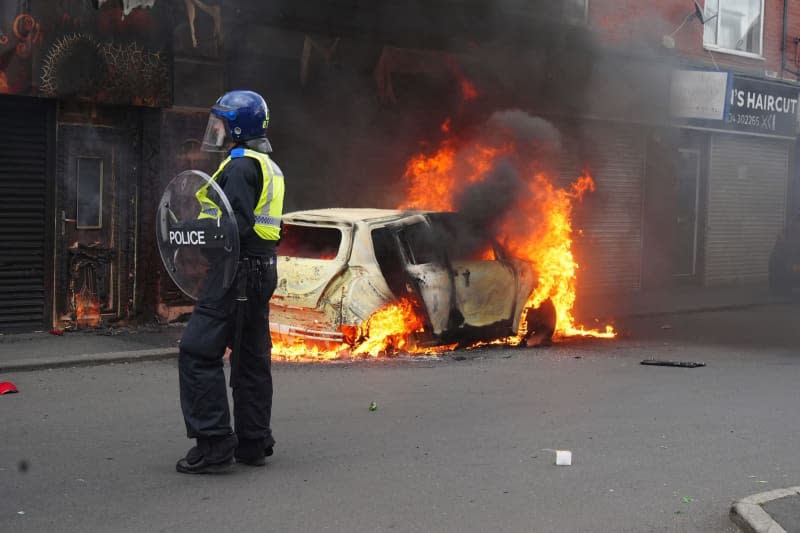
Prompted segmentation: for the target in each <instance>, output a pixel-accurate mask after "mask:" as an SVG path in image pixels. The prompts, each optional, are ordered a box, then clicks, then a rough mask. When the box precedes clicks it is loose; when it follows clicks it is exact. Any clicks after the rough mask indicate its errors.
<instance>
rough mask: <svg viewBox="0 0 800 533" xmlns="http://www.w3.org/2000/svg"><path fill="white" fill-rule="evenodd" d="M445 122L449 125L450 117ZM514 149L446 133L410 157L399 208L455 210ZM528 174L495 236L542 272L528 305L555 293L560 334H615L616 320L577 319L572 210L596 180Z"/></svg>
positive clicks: (531, 170) (530, 171)
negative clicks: (596, 323)
mask: <svg viewBox="0 0 800 533" xmlns="http://www.w3.org/2000/svg"><path fill="white" fill-rule="evenodd" d="M446 124H448V128H447V130H448V131H449V129H450V127H449V119H448V121H447V122H446ZM443 130H444V128H443ZM514 155H515V147H514V146H513V145H510V144H506V145H501V146H499V147H497V146H487V145H484V144H481V143H479V142H471V143H470V142H462V141H460V140H459V139H457V138H454V137H449V138H446V139H445V140H443V141H442V143H441V146H440V147H439V149H438V150H436V151H435V152H434V153H432V154H420V155H417V156H415V157H413V158H412V159H411V161H410V162H409V163H408V165H407V167H406V172H405V179H406V183H407V186H408V190H407V195H406V200H405V201H404V202H403V203H402V204H401V206H400V208H401V209H428V210H433V211H453V210H454V207H455V201H456V198H457V197H458V195H459V194H460V193H461V192H462V191H463V190H464V189H465V188H466V187H467V186H468V185H469V184H471V183H479V182H482V181H484V180H485V179H486V178H487V172H488V171H489V170H490V169H492V168H493V167H494V165H495V163H496V162H497V160H498V158H499V157H501V156H514ZM462 167H463V168H462ZM524 177H525V178H526V182H527V189H528V190H527V192H528V194H526V195H520V196H519V197H518V198H517V199H516V205H514V206H513V208H512V209H510V210H509V213H511V214H513V216H507V217H506V219H505V220H504V221H503V223H502V226H501V227H502V229H501V231H500V232H499V234H498V235H496V237H497V240H498V241H501V242H503V243H504V245H505V247H506V248H507V249H508V250H509V252H510V253H511V254H512V255H514V256H515V257H518V258H520V259H523V260H525V261H528V262H529V263H531V264H532V265H533V266H534V268H535V270H536V272H537V273H538V275H539V279H538V283H537V286H536V289H535V290H534V292H533V294H531V296H530V298H529V299H528V301H527V304H526V306H525V308H526V310H527V309H529V308H538V307H539V306H540V305H541V304H542V303H543V302H544V301H545V300H547V299H550V300H551V301H552V302H553V305H554V306H555V308H556V316H557V322H556V334H557V335H560V336H563V337H573V336H591V337H601V338H613V337H615V336H616V333H615V332H614V329H613V328H612V327H611V326H606V328H605V330H603V331H600V330H591V329H586V328H585V327H583V326H581V325H579V324H576V321H575V318H574V316H573V314H572V310H573V308H574V305H575V300H576V280H577V274H578V269H579V267H578V264H577V262H576V261H575V258H574V255H573V253H572V235H573V228H572V210H573V204H574V203H575V202H579V201H581V200H582V199H583V196H584V195H585V194H586V193H587V192H593V191H594V190H595V183H594V180H593V179H592V178H591V176H590V175H589V173H588V172H586V173H584V175H583V176H580V177H579V178H578V179H576V180H575V181H574V182H573V183H572V184H571V185H570V187H569V188H567V189H562V188H558V187H556V186H555V185H554V184H553V181H552V180H551V179H549V178H548V176H547V175H545V174H544V173H542V172H538V171H536V169H535V168H529V169H525V176H524ZM523 316H524V315H523ZM524 326H525V325H524V324H522V327H523V328H524ZM501 342H507V343H510V344H514V343H517V342H519V341H518V340H515V339H506V340H504V341H501Z"/></svg>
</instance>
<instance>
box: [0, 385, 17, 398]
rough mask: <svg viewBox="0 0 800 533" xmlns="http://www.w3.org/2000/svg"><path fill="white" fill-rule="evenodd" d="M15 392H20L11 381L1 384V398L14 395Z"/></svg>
mask: <svg viewBox="0 0 800 533" xmlns="http://www.w3.org/2000/svg"><path fill="white" fill-rule="evenodd" d="M14 392H19V391H18V390H17V386H16V385H14V384H13V383H11V382H10V381H3V382H0V396H2V395H3V394H12V393H14Z"/></svg>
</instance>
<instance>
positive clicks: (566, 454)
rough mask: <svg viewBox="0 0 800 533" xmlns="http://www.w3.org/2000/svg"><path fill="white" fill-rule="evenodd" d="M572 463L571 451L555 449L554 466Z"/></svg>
mask: <svg viewBox="0 0 800 533" xmlns="http://www.w3.org/2000/svg"><path fill="white" fill-rule="evenodd" d="M570 465H572V452H571V451H569V450H556V466H570Z"/></svg>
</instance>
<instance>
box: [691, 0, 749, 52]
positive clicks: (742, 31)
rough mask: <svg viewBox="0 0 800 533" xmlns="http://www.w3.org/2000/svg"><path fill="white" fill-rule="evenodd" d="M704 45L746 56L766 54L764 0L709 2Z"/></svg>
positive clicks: (706, 13)
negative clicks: (764, 45) (764, 43)
mask: <svg viewBox="0 0 800 533" xmlns="http://www.w3.org/2000/svg"><path fill="white" fill-rule="evenodd" d="M704 15H705V19H706V24H705V30H704V33H703V44H705V46H706V48H711V49H719V50H721V51H723V52H732V53H738V54H742V55H754V56H759V57H760V56H762V55H763V53H764V52H763V41H764V0H706V7H705V14H704Z"/></svg>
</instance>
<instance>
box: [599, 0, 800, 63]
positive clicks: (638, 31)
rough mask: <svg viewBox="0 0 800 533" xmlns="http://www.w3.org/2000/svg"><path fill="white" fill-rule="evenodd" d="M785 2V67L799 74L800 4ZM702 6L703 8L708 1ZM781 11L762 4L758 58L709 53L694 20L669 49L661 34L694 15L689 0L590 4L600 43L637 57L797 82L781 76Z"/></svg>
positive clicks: (770, 0) (780, 6)
mask: <svg viewBox="0 0 800 533" xmlns="http://www.w3.org/2000/svg"><path fill="white" fill-rule="evenodd" d="M723 1H724V0H723ZM787 1H788V2H789V32H788V37H787V44H786V51H787V57H788V64H787V66H788V68H789V69H790V70H800V64H798V63H797V62H796V61H795V51H796V45H795V44H794V42H793V38H794V37H795V36H800V5H797V3H796V2H793V1H792V0H787ZM699 3H700V4H701V6H704V5H705V0H700V1H699ZM783 10H784V0H765V1H764V38H763V58H758V59H756V58H746V57H740V56H737V55H733V54H727V53H723V52H719V51H714V52H711V53H710V52H709V51H708V50H706V49H705V48H704V47H703V26H702V24H701V22H700V21H699V20H697V19H694V18H693V19H692V20H690V21H689V22H687V23H686V25H685V26H684V27H683V28H682V29H681V30H680V31H679V32H677V33H676V34H675V37H674V39H675V48H674V50H670V49H667V48H665V47H664V46H663V44H662V38H663V36H664V35H669V34H671V33H672V32H673V31H674V30H675V29H676V28H677V27H678V26H679V25H680V24H681V23H682V22H683V20H684V19H685V18H686V16H687V15H689V14H690V13H692V12H693V11H694V6H693V2H692V1H691V0H659V1H658V2H649V1H646V0H589V24H590V27H591V28H592V30H593V31H594V32H595V33H596V34H597V36H598V39H599V40H600V42H602V43H603V44H604V45H606V46H608V47H610V48H614V49H620V50H625V51H628V52H629V53H634V54H636V53H642V52H650V53H657V54H662V55H665V56H672V57H675V58H676V59H677V60H682V61H687V62H689V63H692V64H696V65H702V66H713V65H714V61H716V63H717V65H719V67H720V68H721V69H731V70H735V71H740V72H745V73H749V74H754V75H759V76H765V72H776V73H778V76H781V75H783V76H785V77H787V78H793V76H792V75H791V74H789V73H788V72H783V73H782V72H781V70H782V69H781V38H782V35H783ZM713 23H714V21H711V22H709V24H713ZM712 53H713V58H712V55H711V54H712Z"/></svg>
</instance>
